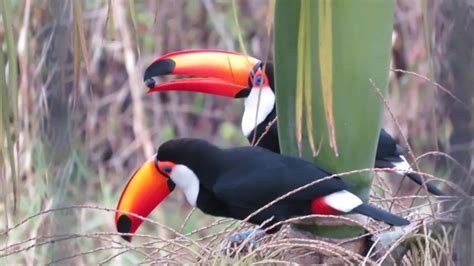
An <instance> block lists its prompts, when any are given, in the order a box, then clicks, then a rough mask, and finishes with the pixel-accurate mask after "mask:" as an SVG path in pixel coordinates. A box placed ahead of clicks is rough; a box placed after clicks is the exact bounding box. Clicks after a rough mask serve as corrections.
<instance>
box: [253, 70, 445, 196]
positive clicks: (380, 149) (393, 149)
mask: <svg viewBox="0 0 474 266" xmlns="http://www.w3.org/2000/svg"><path fill="white" fill-rule="evenodd" d="M265 73H266V74H267V76H268V79H269V80H270V84H271V88H272V90H273V91H274V88H275V87H274V80H273V66H272V64H270V63H269V64H268V68H267V69H266V71H265ZM276 115H277V114H276V106H275V107H274V108H273V110H272V112H271V113H270V114H269V115H268V116H267V117H266V119H265V121H263V122H262V123H260V124H259V125H257V128H256V134H255V129H254V130H253V131H252V132H251V133H250V134H249V136H247V139H248V140H249V142H250V143H255V142H253V140H254V135H256V137H255V139H257V140H258V139H259V138H260V137H261V136H263V134H264V132H266V135H264V136H263V137H261V138H260V142H259V143H258V146H260V147H262V148H265V149H268V150H270V151H273V152H276V153H280V143H279V140H278V125H277V122H276V121H275V122H274V123H273V124H272V125H271V128H270V129H269V130H266V128H267V126H268V125H270V123H271V122H272V121H273V120H274V119H275V117H276ZM403 154H404V150H403V148H402V147H401V146H400V145H398V143H397V142H396V140H395V139H394V138H393V137H392V136H391V135H390V134H388V132H387V131H385V129H383V128H382V129H381V130H380V133H379V140H378V144H377V151H376V155H375V165H374V166H375V167H376V168H393V167H395V166H396V165H395V164H396V163H400V162H403V161H404V159H403V157H402V156H403ZM406 175H407V176H408V177H409V178H410V179H411V180H413V181H414V182H415V183H417V184H419V185H423V178H422V177H421V176H420V175H418V174H415V173H411V172H407V173H406ZM426 187H427V189H428V191H429V192H430V193H432V194H434V195H443V193H442V192H441V191H440V190H439V189H438V188H437V187H436V186H434V185H433V184H431V183H426Z"/></svg>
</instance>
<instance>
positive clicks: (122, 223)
mask: <svg viewBox="0 0 474 266" xmlns="http://www.w3.org/2000/svg"><path fill="white" fill-rule="evenodd" d="M131 228H132V220H131V219H130V218H129V217H128V216H127V215H125V214H122V215H120V217H119V219H118V221H117V231H118V232H119V233H130V229H131ZM122 238H123V239H125V240H127V241H128V242H130V241H131V240H132V238H131V236H122Z"/></svg>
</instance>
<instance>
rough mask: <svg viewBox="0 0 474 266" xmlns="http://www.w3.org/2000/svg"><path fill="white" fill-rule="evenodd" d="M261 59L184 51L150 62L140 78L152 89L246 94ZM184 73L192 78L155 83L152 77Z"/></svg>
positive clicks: (152, 90) (233, 54)
mask: <svg viewBox="0 0 474 266" xmlns="http://www.w3.org/2000/svg"><path fill="white" fill-rule="evenodd" d="M260 64H261V62H260V60H258V59H255V58H253V57H250V56H245V55H242V54H239V53H234V52H227V51H219V50H188V51H179V52H174V53H169V54H166V55H163V56H161V57H159V58H157V59H155V60H154V61H153V63H152V64H151V65H150V66H149V67H148V68H147V69H146V71H145V75H144V78H143V80H144V81H145V84H146V85H147V87H148V88H149V90H148V93H150V92H155V91H173V90H177V91H194V92H202V93H208V94H214V95H221V96H226V97H234V98H241V97H247V96H248V94H249V92H250V88H251V80H252V75H253V73H254V72H255V70H256V69H257V68H258V67H259V66H260ZM171 74H172V75H187V76H194V77H195V78H184V79H177V80H172V81H168V82H164V83H161V84H156V82H155V80H154V79H153V77H159V76H164V75H171Z"/></svg>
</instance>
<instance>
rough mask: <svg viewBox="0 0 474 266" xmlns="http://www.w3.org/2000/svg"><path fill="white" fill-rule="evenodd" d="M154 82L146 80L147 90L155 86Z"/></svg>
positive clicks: (151, 79)
mask: <svg viewBox="0 0 474 266" xmlns="http://www.w3.org/2000/svg"><path fill="white" fill-rule="evenodd" d="M155 84H156V82H155V80H154V79H153V78H149V79H147V80H145V85H146V86H147V87H148V88H150V89H151V88H153V87H154V86H155Z"/></svg>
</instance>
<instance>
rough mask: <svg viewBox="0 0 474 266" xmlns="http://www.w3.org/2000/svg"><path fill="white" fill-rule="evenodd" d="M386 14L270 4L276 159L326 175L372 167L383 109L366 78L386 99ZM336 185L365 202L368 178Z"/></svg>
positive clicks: (370, 2)
mask: <svg viewBox="0 0 474 266" xmlns="http://www.w3.org/2000/svg"><path fill="white" fill-rule="evenodd" d="M393 11H394V3H393V1H380V0H359V1H344V0H332V1H330V0H320V1H310V0H302V1H291V0H277V2H276V7H275V74H276V87H277V90H276V91H277V111H278V126H279V128H278V130H279V138H280V147H281V150H282V153H285V154H291V155H294V156H298V155H301V156H303V157H304V158H306V159H308V160H311V161H314V162H315V163H316V164H318V165H319V166H321V167H323V168H325V169H327V170H328V171H330V172H333V173H341V172H346V171H351V170H357V169H364V168H372V167H373V165H374V160H375V152H376V145H377V141H378V135H379V130H380V125H381V119H382V111H383V103H382V101H381V100H380V98H379V96H378V95H377V93H376V91H375V89H374V88H373V86H372V85H371V83H370V80H373V81H374V83H375V84H376V86H377V87H379V88H380V89H381V90H382V92H383V93H386V87H387V84H388V74H389V61H390V49H391V34H392V17H393ZM305 127H306V129H307V130H306V131H305V130H303V129H304V128H305ZM316 144H317V145H316ZM315 148H316V149H317V151H316V150H315ZM316 154H317V156H314V155H316ZM343 179H345V180H346V181H349V182H351V183H352V184H354V185H355V186H354V189H353V190H352V191H353V192H354V193H356V194H357V195H358V196H359V197H361V198H362V199H363V200H364V201H367V200H368V195H369V191H370V186H371V183H372V176H371V173H368V172H364V173H360V174H352V175H349V176H345V177H343Z"/></svg>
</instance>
